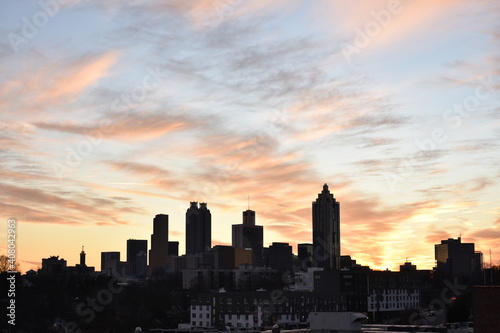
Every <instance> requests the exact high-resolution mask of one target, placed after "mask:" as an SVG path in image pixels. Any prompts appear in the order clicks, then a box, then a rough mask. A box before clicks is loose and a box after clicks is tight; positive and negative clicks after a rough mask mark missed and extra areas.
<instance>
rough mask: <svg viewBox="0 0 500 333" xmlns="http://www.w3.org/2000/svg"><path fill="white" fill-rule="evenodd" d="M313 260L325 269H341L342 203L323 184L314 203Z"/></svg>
mask: <svg viewBox="0 0 500 333" xmlns="http://www.w3.org/2000/svg"><path fill="white" fill-rule="evenodd" d="M312 220H313V260H314V262H315V263H316V265H315V266H317V267H323V268H324V269H325V270H339V269H340V203H339V202H338V201H336V200H335V198H334V196H333V194H332V193H330V191H329V190H328V185H327V184H325V185H323V191H322V192H321V193H320V194H318V198H317V199H316V201H314V202H313V203H312Z"/></svg>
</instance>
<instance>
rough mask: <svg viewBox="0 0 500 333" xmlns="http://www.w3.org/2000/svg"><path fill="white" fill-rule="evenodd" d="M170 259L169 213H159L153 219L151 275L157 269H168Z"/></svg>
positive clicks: (150, 259) (150, 258)
mask: <svg viewBox="0 0 500 333" xmlns="http://www.w3.org/2000/svg"><path fill="white" fill-rule="evenodd" d="M167 259H168V215H166V214H158V215H156V216H155V218H154V219H153V234H152V235H151V250H149V275H152V274H153V272H154V271H155V270H157V269H159V270H163V271H165V270H166V265H167Z"/></svg>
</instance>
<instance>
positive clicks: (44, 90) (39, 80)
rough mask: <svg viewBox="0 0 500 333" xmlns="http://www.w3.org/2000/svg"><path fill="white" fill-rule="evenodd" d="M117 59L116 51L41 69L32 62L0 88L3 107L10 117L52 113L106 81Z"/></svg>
mask: <svg viewBox="0 0 500 333" xmlns="http://www.w3.org/2000/svg"><path fill="white" fill-rule="evenodd" d="M117 59H118V53H117V52H116V51H109V52H106V53H103V54H97V55H86V56H83V57H81V58H79V59H76V60H73V61H70V62H66V63H65V62H64V61H57V62H56V61H53V62H48V63H44V64H43V66H42V64H40V59H37V58H33V59H32V60H33V63H32V65H31V67H30V68H29V69H25V71H24V72H22V71H19V72H18V73H16V77H11V78H10V80H9V81H8V82H7V83H6V84H5V85H3V87H2V88H0V96H2V99H4V100H6V102H4V104H5V105H4V107H5V109H6V110H7V111H9V113H10V114H20V113H21V114H22V113H29V114H31V115H33V113H34V111H37V110H38V111H45V110H47V109H51V111H54V109H57V107H59V106H61V105H65V104H67V103H71V102H74V101H75V100H76V99H77V98H78V97H80V95H81V94H82V92H83V91H84V90H85V89H86V88H88V87H89V86H92V85H93V84H95V83H96V82H97V81H98V80H99V79H101V78H103V77H106V76H107V75H108V74H109V70H110V68H111V67H112V66H113V65H114V64H115V63H116V61H117ZM9 96H17V98H8V97H9ZM33 118H34V119H36V117H32V119H33Z"/></svg>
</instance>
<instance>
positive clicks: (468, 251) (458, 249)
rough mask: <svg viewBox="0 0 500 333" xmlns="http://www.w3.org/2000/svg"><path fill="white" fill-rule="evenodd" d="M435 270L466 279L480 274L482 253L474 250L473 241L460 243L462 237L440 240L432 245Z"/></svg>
mask: <svg viewBox="0 0 500 333" xmlns="http://www.w3.org/2000/svg"><path fill="white" fill-rule="evenodd" d="M434 250H435V258H436V270H437V271H439V272H444V273H448V274H452V275H455V276H458V277H464V278H468V279H473V278H477V277H478V276H480V274H481V269H482V255H481V253H478V252H475V250H474V243H462V238H461V237H458V239H453V238H449V239H447V240H442V241H441V244H436V245H434Z"/></svg>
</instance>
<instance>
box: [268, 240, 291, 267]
mask: <svg viewBox="0 0 500 333" xmlns="http://www.w3.org/2000/svg"><path fill="white" fill-rule="evenodd" d="M292 260H293V253H292V247H291V246H290V244H288V243H278V242H273V244H272V245H271V246H269V250H268V256H267V261H268V262H267V264H268V266H269V267H271V268H273V269H277V270H286V269H288V268H290V267H291V266H292Z"/></svg>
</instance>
